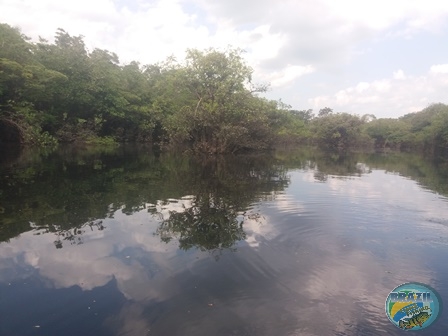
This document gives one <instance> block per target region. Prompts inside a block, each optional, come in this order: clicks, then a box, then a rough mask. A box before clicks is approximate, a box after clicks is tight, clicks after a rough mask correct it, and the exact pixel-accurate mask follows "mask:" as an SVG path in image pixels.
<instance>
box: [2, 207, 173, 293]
mask: <svg viewBox="0 0 448 336" xmlns="http://www.w3.org/2000/svg"><path fill="white" fill-rule="evenodd" d="M114 217H115V218H114V219H105V220H104V225H105V226H106V229H105V230H103V231H100V232H98V231H95V230H94V231H90V230H86V232H85V233H84V235H83V244H82V245H80V246H72V245H69V244H68V245H64V247H63V248H62V249H58V250H56V249H55V246H54V244H53V242H54V240H55V238H56V236H55V235H52V234H48V233H47V234H41V235H35V231H30V232H25V233H23V234H21V235H20V237H18V238H16V239H12V240H11V241H10V242H9V243H1V244H0V255H1V260H0V268H2V269H3V270H5V269H8V268H15V267H17V265H18V266H21V267H22V268H23V267H26V266H32V267H34V268H35V269H37V270H38V271H39V274H40V275H41V276H42V277H44V278H47V279H49V280H51V281H52V284H53V286H54V287H55V288H63V287H70V286H75V285H77V286H79V287H81V288H82V289H84V290H90V289H92V288H94V287H98V286H102V285H105V284H106V283H107V282H109V281H110V280H112V279H113V278H115V279H116V281H117V284H118V287H119V289H120V290H121V291H122V292H123V294H124V295H125V296H126V297H128V298H133V299H142V298H145V297H158V296H160V295H161V293H157V292H156V291H155V290H154V289H153V286H151V283H152V282H161V281H163V278H164V277H165V276H166V274H167V273H171V272H172V269H171V267H173V266H174V265H173V260H170V258H174V257H175V255H176V252H177V246H175V245H173V244H165V243H162V242H160V239H159V237H156V236H154V235H153V232H154V231H155V227H156V225H157V222H156V221H155V220H154V218H153V217H152V216H151V215H150V214H148V213H147V212H146V211H144V210H143V211H140V212H137V213H134V214H133V215H132V216H127V215H125V214H123V213H122V212H121V211H117V212H115V214H114ZM127 248H131V249H133V250H134V249H136V250H141V251H143V253H148V252H149V253H152V254H153V258H152V262H153V263H154V264H155V265H154V267H153V269H154V270H155V271H154V272H153V273H154V274H151V273H149V272H148V270H147V267H145V266H143V265H141V263H140V262H139V261H138V260H135V259H134V258H133V257H132V256H128V258H127V256H125V255H124V253H131V252H132V251H131V252H129V251H125V249H127ZM146 256H147V255H146ZM11 261H13V263H11ZM174 264H176V263H174ZM3 274H5V273H4V272H2V274H1V275H0V279H1V280H3V281H8V279H7V278H4V277H3V276H2V275H3Z"/></svg>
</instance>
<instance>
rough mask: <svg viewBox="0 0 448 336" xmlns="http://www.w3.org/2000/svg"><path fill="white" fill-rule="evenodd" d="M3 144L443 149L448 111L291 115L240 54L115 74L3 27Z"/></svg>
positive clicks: (79, 47) (91, 58)
mask: <svg viewBox="0 0 448 336" xmlns="http://www.w3.org/2000/svg"><path fill="white" fill-rule="evenodd" d="M0 45H1V48H0V143H8V142H9V143H21V144H36V145H47V146H54V145H56V144H57V143H93V144H96V143H100V144H113V143H118V142H146V143H153V144H158V145H162V146H179V145H182V146H185V145H186V146H189V147H190V148H192V149H194V150H195V151H199V152H205V153H229V152H231V153H235V152H239V151H247V150H261V149H267V148H271V147H273V146H275V145H279V144H297V143H307V144H318V145H322V146H325V147H331V148H349V147H359V146H363V147H371V146H375V147H377V148H393V149H406V150H412V149H414V150H415V149H418V150H431V151H435V150H439V149H442V150H446V149H447V148H448V106H447V105H444V104H441V103H438V104H433V105H430V106H428V107H427V108H425V109H424V110H422V111H420V112H416V113H411V114H408V115H405V116H403V117H401V118H398V119H376V118H375V117H374V116H372V115H364V114H363V113H362V111H359V115H353V114H348V113H343V112H339V113H338V112H333V110H332V109H330V108H324V109H321V110H320V111H318V113H317V114H314V113H313V111H312V110H302V111H299V110H291V108H290V107H289V106H288V105H286V104H284V103H282V102H281V101H272V100H268V99H265V98H263V97H261V96H260V93H263V92H265V91H266V90H267V86H266V85H255V84H253V83H252V73H253V72H252V69H251V68H250V67H249V66H248V65H247V64H246V63H245V61H244V59H243V55H242V51H241V50H238V49H228V50H226V51H219V50H215V49H209V50H205V51H200V50H194V49H191V50H187V52H186V58H185V61H183V62H178V61H176V60H175V59H174V58H173V57H170V58H168V59H167V60H165V61H164V62H161V63H157V64H149V65H142V64H140V63H138V62H131V63H128V64H122V63H120V61H119V58H118V56H117V55H116V54H114V53H113V52H110V51H107V50H101V49H94V50H93V51H88V50H87V48H86V46H85V44H84V41H83V37H82V36H71V35H70V34H69V33H67V32H66V31H64V30H62V29H59V30H58V31H57V32H56V36H55V40H54V43H51V42H49V41H46V40H44V39H40V40H39V41H38V42H31V41H30V39H29V38H28V37H26V36H24V35H23V34H21V33H20V30H18V29H16V28H12V27H10V26H9V25H7V24H0Z"/></svg>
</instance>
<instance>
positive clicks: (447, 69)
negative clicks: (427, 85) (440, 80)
mask: <svg viewBox="0 0 448 336" xmlns="http://www.w3.org/2000/svg"><path fill="white" fill-rule="evenodd" d="M430 71H431V73H433V74H448V64H437V65H433V66H431V69H430Z"/></svg>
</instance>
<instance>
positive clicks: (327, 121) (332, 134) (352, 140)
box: [312, 113, 363, 148]
mask: <svg viewBox="0 0 448 336" xmlns="http://www.w3.org/2000/svg"><path fill="white" fill-rule="evenodd" d="M362 124H363V121H362V120H361V118H360V117H358V116H356V115H351V114H348V113H336V114H331V113H327V114H325V115H323V116H320V117H319V118H316V119H314V120H313V123H312V129H313V130H314V132H313V134H314V138H315V141H316V142H317V143H318V144H320V145H323V146H326V147H331V148H350V147H355V146H356V145H357V144H359V143H361V142H362V130H361V126H362Z"/></svg>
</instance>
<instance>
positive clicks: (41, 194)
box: [0, 146, 448, 336]
mask: <svg viewBox="0 0 448 336" xmlns="http://www.w3.org/2000/svg"><path fill="white" fill-rule="evenodd" d="M447 196H448V160H443V159H428V158H424V157H422V156H419V155H415V154H405V153H398V154H392V153H389V154H379V153H325V152H321V151H319V150H317V149H313V148H303V149H296V150H277V151H275V152H272V153H266V154H258V155H242V156H231V157H193V156H191V155H185V154H180V153H162V154H161V155H154V154H153V153H152V152H151V151H150V150H149V149H147V148H144V147H133V146H127V147H120V148H117V149H98V148H96V149H77V148H74V147H61V148H60V149H58V150H57V151H54V152H41V151H37V150H25V151H23V152H22V153H18V152H14V151H8V152H4V153H2V156H1V162H0V240H1V243H0V335H8V336H9V335H12V336H16V335H47V336H48V335H162V336H164V335H167V336H171V335H182V336H188V335H194V336H200V335H256V336H263V335H269V336H271V335H280V336H282V335H305V336H307V335H402V334H404V331H402V330H400V329H398V328H396V327H395V326H394V325H392V323H391V322H389V320H388V318H387V316H386V314H385V308H384V306H385V300H386V297H387V295H388V294H389V292H390V291H391V290H392V289H394V288H395V287H397V286H398V285H400V284H402V283H405V282H411V281H412V282H421V283H424V284H427V285H430V286H432V287H433V288H434V289H436V290H437V291H438V293H439V294H440V296H441V298H442V300H443V301H444V302H445V304H448V198H447ZM441 315H442V316H441V317H440V318H439V319H438V320H437V321H436V322H435V323H434V324H433V325H431V326H430V327H428V328H427V329H424V330H422V331H420V332H419V334H421V335H447V334H448V314H447V311H446V309H445V310H444V311H442V313H441Z"/></svg>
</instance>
